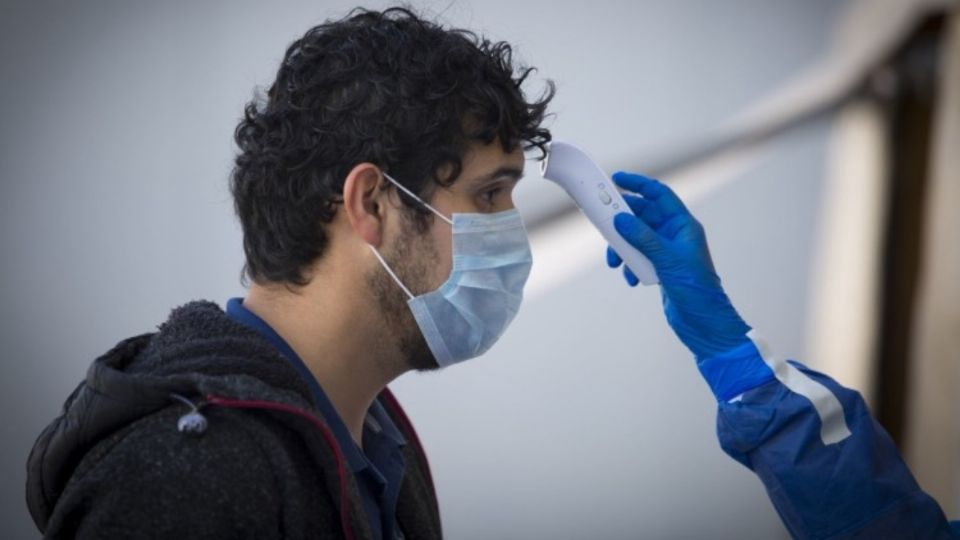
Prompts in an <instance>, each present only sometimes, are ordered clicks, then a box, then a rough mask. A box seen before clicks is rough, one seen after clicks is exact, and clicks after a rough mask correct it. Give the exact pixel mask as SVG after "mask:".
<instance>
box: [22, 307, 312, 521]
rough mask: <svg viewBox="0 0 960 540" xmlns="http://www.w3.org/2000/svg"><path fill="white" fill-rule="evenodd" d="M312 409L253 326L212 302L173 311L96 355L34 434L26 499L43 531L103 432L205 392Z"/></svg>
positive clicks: (298, 384) (294, 378)
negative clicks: (56, 410)
mask: <svg viewBox="0 0 960 540" xmlns="http://www.w3.org/2000/svg"><path fill="white" fill-rule="evenodd" d="M211 394H215V395H227V396H232V397H235V398H238V399H266V400H270V401H273V402H278V403H289V404H292V405H295V406H297V407H302V408H313V401H312V397H311V396H310V392H309V389H308V388H307V386H306V384H305V383H304V381H303V380H302V379H301V378H300V376H299V375H298V374H297V372H296V371H295V370H294V368H293V367H291V366H290V365H289V363H288V362H286V361H285V360H284V359H283V357H282V356H280V353H279V352H278V351H277V350H276V349H275V348H274V347H273V346H272V345H271V344H270V343H269V342H267V341H266V340H264V339H263V338H262V337H261V336H260V335H259V334H258V333H257V332H256V331H254V330H252V329H250V328H247V327H246V326H244V325H241V324H238V323H236V322H234V321H233V320H231V319H230V318H229V317H227V316H226V314H225V313H224V312H223V310H222V309H221V308H220V307H219V306H218V305H216V304H214V303H213V302H208V301H196V302H190V303H188V304H185V305H183V306H180V307H178V308H176V309H174V310H173V311H172V312H171V314H170V317H169V319H168V320H167V321H166V322H165V323H163V324H162V325H160V326H159V328H158V331H157V332H154V333H148V334H142V335H139V336H134V337H131V338H128V339H125V340H123V341H121V342H120V343H118V344H117V345H116V346H115V347H113V348H112V349H111V350H109V351H108V352H106V353H105V354H103V355H102V356H100V357H99V358H97V359H96V360H95V361H94V362H93V363H92V364H91V365H90V368H89V369H88V371H87V375H86V378H85V379H84V381H83V382H81V383H80V384H79V385H78V386H77V388H76V389H75V390H74V391H73V392H72V393H71V394H70V396H69V397H68V398H67V400H66V403H65V404H64V406H63V411H62V412H61V414H60V416H58V417H57V418H56V419H55V420H54V421H53V422H52V423H51V424H50V425H49V426H47V427H46V429H44V430H43V432H42V433H41V434H40V437H39V438H38V439H37V442H36V443H35V445H34V447H33V450H32V451H31V452H30V457H29V458H28V462H27V505H28V506H29V508H30V514H31V515H32V516H33V519H34V521H35V522H36V524H37V526H38V527H40V530H44V529H45V527H46V523H47V521H48V520H49V518H50V514H51V512H52V510H53V507H54V506H55V505H56V502H57V499H58V498H59V496H60V494H61V493H62V492H63V490H64V488H65V487H66V485H67V482H68V481H69V480H70V477H71V475H72V474H73V471H74V469H75V468H76V467H77V465H78V464H79V463H80V461H81V460H82V459H83V457H84V456H85V455H86V454H87V452H88V451H89V450H90V449H91V448H92V447H93V446H94V445H96V444H97V442H99V441H100V440H102V439H103V438H105V437H107V436H109V435H110V434H112V433H114V432H115V431H116V430H118V429H120V428H122V427H124V426H126V425H127V424H129V423H131V422H134V421H136V420H138V419H140V418H142V417H144V416H147V415H150V414H153V413H155V412H157V411H159V410H161V409H163V408H165V407H168V406H171V405H176V406H179V407H183V406H184V405H183V403H182V401H184V398H186V400H189V401H191V402H193V403H200V402H202V401H203V399H204V396H207V395H211Z"/></svg>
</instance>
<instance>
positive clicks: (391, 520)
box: [226, 298, 407, 539]
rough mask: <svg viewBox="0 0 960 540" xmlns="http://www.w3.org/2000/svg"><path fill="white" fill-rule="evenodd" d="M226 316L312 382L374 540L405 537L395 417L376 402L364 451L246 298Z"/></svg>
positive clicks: (401, 441)
mask: <svg viewBox="0 0 960 540" xmlns="http://www.w3.org/2000/svg"><path fill="white" fill-rule="evenodd" d="M226 312H227V316H228V317H230V318H231V319H233V320H234V321H237V322H239V323H241V324H244V325H246V326H249V327H250V328H253V329H254V330H256V331H258V332H260V334H262V335H263V337H265V338H266V339H267V340H268V341H269V342H270V343H272V344H273V345H274V346H275V347H276V348H277V350H279V351H280V352H281V353H282V355H283V357H284V358H286V359H287V361H288V362H290V364H291V365H292V366H293V367H294V368H296V370H297V372H299V373H300V376H301V377H303V380H304V381H306V383H307V386H309V388H310V393H311V394H312V395H313V399H314V401H315V402H316V405H317V409H319V411H320V413H321V414H322V415H323V418H324V420H326V421H327V425H329V426H330V429H331V430H332V431H333V435H334V436H335V437H336V439H337V443H339V444H340V449H341V450H342V451H343V455H344V456H345V458H346V460H347V465H348V466H349V467H350V470H352V471H353V474H354V477H355V478H356V480H357V487H359V488H360V496H361V498H362V499H363V506H364V508H365V509H366V512H367V518H368V521H369V523H370V527H371V529H372V530H373V535H374V537H375V538H385V539H393V538H403V534H402V533H401V531H400V528H399V527H396V526H395V525H396V509H397V499H398V497H399V495H400V484H401V482H402V481H403V472H404V468H405V462H404V459H403V447H404V446H405V445H406V444H407V441H406V439H404V437H403V435H402V434H401V433H400V430H399V429H397V426H396V425H395V424H394V423H393V420H391V419H390V416H389V415H388V414H387V411H386V410H385V409H384V408H383V404H382V403H380V399H379V398H377V399H375V400H374V401H373V404H372V405H371V406H370V409H369V410H368V411H367V417H366V419H365V420H364V423H363V449H361V448H360V447H359V446H358V445H357V443H356V442H355V441H354V440H353V437H352V436H351V435H350V431H349V430H348V429H347V426H346V425H345V424H344V423H343V420H342V419H341V418H340V415H339V414H338V413H337V411H336V409H334V407H333V404H332V403H330V400H329V399H328V398H327V394H326V393H325V392H324V391H323V388H322V387H321V386H320V383H319V382H318V381H317V379H316V377H314V376H313V374H312V373H311V372H310V370H309V369H308V368H307V365H306V364H304V363H303V360H301V359H300V357H299V356H298V355H297V353H296V352H294V350H293V349H292V348H291V347H290V345H288V344H287V342H286V341H284V339H283V338H282V337H280V335H279V334H277V332H276V331H275V330H274V329H273V328H271V327H270V325H269V324H267V322H266V321H264V320H263V319H261V318H260V317H258V316H257V315H256V314H255V313H253V312H252V311H250V310H249V309H247V308H246V307H245V306H244V305H243V299H242V298H231V299H230V300H228V301H227V309H226Z"/></svg>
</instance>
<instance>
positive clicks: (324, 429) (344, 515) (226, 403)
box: [207, 395, 355, 540]
mask: <svg viewBox="0 0 960 540" xmlns="http://www.w3.org/2000/svg"><path fill="white" fill-rule="evenodd" d="M207 403H208V404H212V405H219V406H221V407H229V408H232V409H260V410H269V411H280V412H285V413H290V414H294V415H297V416H299V417H301V418H304V419H306V420H309V421H310V422H311V423H312V424H313V425H314V426H316V427H317V428H318V429H320V433H322V434H323V438H324V440H325V441H326V442H327V444H328V445H329V446H330V448H332V449H333V453H334V458H335V459H336V462H337V476H338V477H339V480H340V523H341V525H342V527H343V536H344V538H345V539H346V540H354V538H355V537H354V535H353V529H352V528H351V526H350V499H349V496H348V494H347V469H346V466H345V465H344V462H345V461H346V460H345V458H344V456H343V451H341V450H340V445H339V444H338V443H337V440H336V438H335V437H334V436H333V432H332V431H330V428H329V427H328V426H327V425H326V424H324V423H323V421H322V420H320V419H319V418H317V417H316V416H314V415H313V414H311V413H310V412H309V411H306V410H304V409H301V408H299V407H295V406H293V405H287V404H285V403H276V402H273V401H258V400H248V399H231V398H225V397H221V396H215V395H208V396H207Z"/></svg>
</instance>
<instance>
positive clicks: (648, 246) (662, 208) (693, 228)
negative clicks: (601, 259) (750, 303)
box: [607, 172, 750, 363]
mask: <svg viewBox="0 0 960 540" xmlns="http://www.w3.org/2000/svg"><path fill="white" fill-rule="evenodd" d="M613 181H614V182H616V184H617V185H618V186H620V187H621V188H623V189H625V190H628V191H632V192H634V193H639V194H640V195H642V196H643V197H642V198H641V197H637V196H634V195H629V194H624V199H625V200H626V201H627V204H628V205H629V206H630V209H631V210H633V213H634V214H636V215H635V216H634V215H631V214H629V213H625V212H624V213H620V214H618V215H617V216H615V218H614V226H615V227H616V229H617V231H618V232H619V233H620V234H621V235H622V236H623V237H624V238H625V239H626V240H627V242H629V243H630V245H632V246H634V247H635V248H637V249H639V250H640V252H641V253H643V254H644V255H645V256H646V257H647V258H648V259H650V262H651V263H653V266H654V268H656V271H657V276H658V277H659V278H660V286H661V289H660V291H661V296H662V298H663V309H664V312H665V313H666V315H667V322H669V323H670V326H671V327H672V328H673V331H674V332H676V334H677V337H679V338H680V341H682V342H683V343H684V345H686V346H687V348H688V349H690V350H691V351H692V352H693V354H694V355H695V356H696V357H697V360H698V363H699V362H700V361H701V360H704V359H707V358H712V357H715V356H718V355H720V354H721V353H727V352H729V351H731V350H732V349H735V348H737V347H740V346H742V345H744V344H745V343H746V342H748V341H749V338H747V336H746V333H747V332H748V331H749V330H750V327H749V326H748V325H747V324H746V323H745V322H743V319H741V318H740V315H738V314H737V311H736V310H735V309H734V308H733V305H732V304H731V303H730V300H729V298H727V295H726V293H724V292H723V288H722V287H721V286H720V278H719V277H718V276H717V273H716V271H715V270H714V268H713V261H712V260H711V259H710V251H709V249H708V248H707V239H706V236H705V235H704V232H703V226H701V225H700V223H699V222H698V221H697V220H696V219H694V217H693V216H692V215H691V214H690V212H689V211H688V210H687V208H686V207H685V206H684V205H683V202H682V201H681V200H680V198H679V197H677V195H676V194H675V193H674V192H673V191H672V190H671V189H670V188H668V187H667V186H665V185H663V184H661V183H660V182H658V181H656V180H653V179H650V178H647V177H645V176H641V175H638V174H631V173H625V172H618V173H616V174H614V175H613ZM622 262H623V261H622V259H621V258H620V257H619V256H618V255H617V253H616V252H615V251H613V249H612V248H609V247H608V248H607V264H608V265H610V267H611V268H616V267H618V266H620V264H621V263H622ZM623 274H624V277H625V278H626V280H627V283H628V284H629V285H630V286H631V287H633V286H636V285H637V283H638V282H639V280H638V279H637V278H636V276H634V275H633V273H632V272H631V271H630V269H629V268H627V267H626V266H624V268H623Z"/></svg>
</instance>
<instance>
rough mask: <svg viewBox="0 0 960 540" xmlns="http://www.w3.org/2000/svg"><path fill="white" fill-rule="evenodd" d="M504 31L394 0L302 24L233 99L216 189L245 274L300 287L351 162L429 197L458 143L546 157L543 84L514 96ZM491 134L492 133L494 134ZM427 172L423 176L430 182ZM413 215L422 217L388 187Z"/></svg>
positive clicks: (449, 167) (550, 91)
mask: <svg viewBox="0 0 960 540" xmlns="http://www.w3.org/2000/svg"><path fill="white" fill-rule="evenodd" d="M512 56H513V51H512V48H511V46H510V45H509V44H508V43H506V42H502V41H499V42H491V41H489V40H488V39H486V38H484V37H480V36H478V35H477V34H475V33H473V32H470V31H467V30H462V29H449V28H443V27H442V26H440V25H439V24H438V23H435V22H432V21H428V20H425V19H424V18H422V17H420V16H418V15H416V14H414V13H413V12H411V11H410V10H408V9H406V8H391V9H387V10H385V11H382V12H379V11H371V10H366V9H356V10H353V11H351V12H350V14H348V15H347V16H346V17H345V18H343V19H341V20H337V21H327V22H325V23H323V24H320V25H318V26H315V27H313V28H311V29H310V30H308V31H307V32H306V34H304V36H303V37H302V38H300V39H298V40H296V41H294V42H293V43H292V44H291V45H290V46H289V47H288V48H287V51H286V54H285V56H284V59H283V62H282V64H281V66H280V68H279V70H278V72H277V77H276V80H275V81H274V82H273V84H272V85H271V86H270V88H269V90H268V92H267V96H266V99H263V98H258V97H256V96H255V97H254V99H253V100H252V101H251V102H250V103H248V104H247V106H246V107H245V109H244V113H245V114H244V117H243V119H242V120H241V121H240V123H239V125H238V126H237V129H236V132H235V135H234V137H235V140H236V143H237V145H238V146H239V153H238V155H237V157H236V162H235V167H234V169H233V172H232V174H231V180H230V190H231V192H232V194H233V198H234V207H235V210H236V212H237V216H238V217H239V219H240V223H241V226H242V228H243V247H244V252H245V254H246V264H245V266H244V274H245V277H248V278H251V279H253V280H254V281H255V282H257V283H263V282H282V283H286V284H295V285H300V286H302V285H306V284H307V283H308V282H309V279H307V277H305V276H304V270H305V269H306V268H307V267H308V266H309V265H310V264H311V263H312V262H313V261H315V260H316V258H317V257H320V256H321V255H322V254H323V253H324V250H325V248H326V245H327V242H328V239H327V235H326V232H325V230H324V224H326V223H329V222H330V221H331V220H332V219H333V216H334V215H335V213H336V209H337V205H338V204H340V203H342V202H343V182H344V179H345V177H346V176H347V174H348V173H349V171H350V170H351V169H352V168H353V167H354V166H355V165H356V164H358V163H362V162H370V163H374V164H376V165H377V166H379V167H381V168H382V169H384V170H389V171H390V172H391V173H392V176H394V177H395V178H396V179H398V181H401V182H403V183H404V185H405V186H406V187H407V188H408V189H410V190H412V191H413V192H415V193H418V194H420V195H421V196H426V197H429V194H430V193H431V192H432V190H433V189H434V188H435V185H436V184H439V185H444V186H449V185H451V184H452V183H453V182H455V181H456V179H457V178H458V177H459V175H460V173H461V171H462V160H463V158H464V156H465V154H466V152H467V150H468V149H469V147H470V145H472V144H475V143H478V142H479V143H484V144H489V143H492V142H493V141H494V140H499V141H500V143H501V144H502V145H503V149H504V151H505V152H509V151H512V150H513V149H515V148H517V145H521V144H522V145H523V149H524V150H532V149H539V151H540V156H539V157H540V159H543V157H544V156H545V154H546V144H547V143H548V142H549V141H550V132H549V131H548V130H547V129H545V128H543V127H542V126H541V124H542V123H543V120H544V117H545V113H546V108H547V104H548V103H549V102H550V100H551V99H552V98H553V95H554V92H555V86H554V84H553V82H552V81H546V88H545V90H544V92H543V94H542V95H541V96H540V97H539V99H536V100H534V101H532V102H528V101H527V99H526V97H525V96H524V93H523V91H522V89H521V85H522V84H523V83H524V81H525V80H526V79H527V77H528V76H529V75H530V73H531V72H532V71H534V69H533V68H530V67H525V66H520V67H517V68H514V66H513V59H512ZM498 138H499V139H498ZM431 180H432V182H431ZM400 198H401V200H403V202H404V203H405V205H406V207H407V208H408V212H410V213H411V214H412V215H414V217H415V221H417V220H419V221H421V222H422V221H424V220H427V219H429V218H428V217H427V216H425V215H424V214H423V212H424V211H423V210H422V209H421V208H419V207H417V206H416V205H415V203H414V201H413V199H412V198H410V197H408V196H406V195H402V194H401V197H400Z"/></svg>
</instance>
